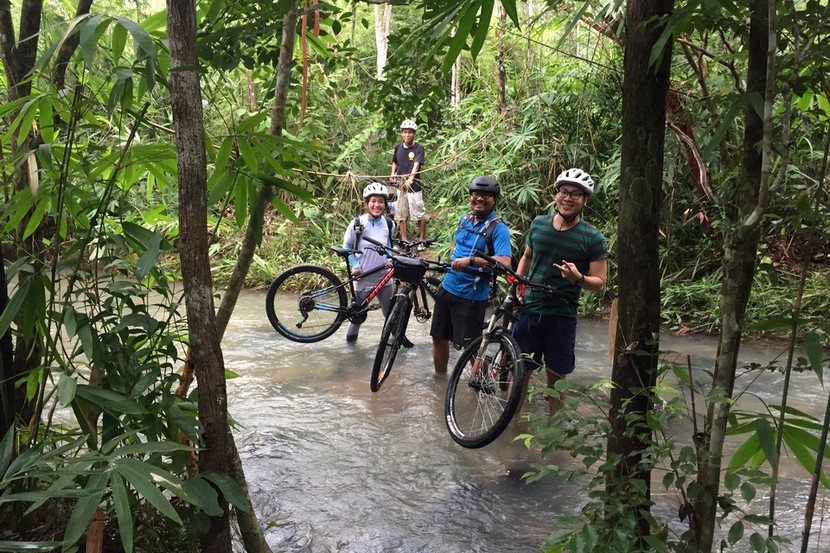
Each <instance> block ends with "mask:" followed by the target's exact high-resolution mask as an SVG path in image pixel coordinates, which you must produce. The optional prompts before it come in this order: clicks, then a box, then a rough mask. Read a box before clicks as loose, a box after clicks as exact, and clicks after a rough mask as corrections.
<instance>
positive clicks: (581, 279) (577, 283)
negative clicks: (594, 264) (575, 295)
mask: <svg viewBox="0 0 830 553" xmlns="http://www.w3.org/2000/svg"><path fill="white" fill-rule="evenodd" d="M574 284H576V285H578V286H579V287H580V288H581V287H582V285H583V284H585V275H580V277H579V280H577V281H576V282H575V283H574Z"/></svg>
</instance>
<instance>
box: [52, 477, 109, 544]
mask: <svg viewBox="0 0 830 553" xmlns="http://www.w3.org/2000/svg"><path fill="white" fill-rule="evenodd" d="M109 476H110V475H109V472H98V473H95V474H93V475H92V476H90V478H89V480H88V481H87V483H86V486H85V487H84V489H85V490H86V491H88V492H89V493H88V495H86V496H84V497H81V498H80V499H78V502H77V503H75V508H74V509H72V514H71V515H70V516H69V522H67V524H66V532H65V533H64V535H63V537H64V541H65V542H66V544H67V545H69V544H74V543H76V542H77V541H78V540H79V539H81V536H83V535H84V532H86V529H87V526H89V521H90V520H92V515H93V514H95V510H96V509H97V508H98V505H99V504H100V503H101V498H102V497H103V495H104V488H105V487H106V485H107V484H108V483H109ZM65 549H66V546H64V550H65Z"/></svg>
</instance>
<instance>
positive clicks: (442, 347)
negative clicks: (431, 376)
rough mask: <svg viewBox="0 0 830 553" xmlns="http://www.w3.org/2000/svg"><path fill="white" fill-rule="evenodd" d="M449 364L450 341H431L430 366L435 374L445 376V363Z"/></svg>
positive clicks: (436, 339)
mask: <svg viewBox="0 0 830 553" xmlns="http://www.w3.org/2000/svg"><path fill="white" fill-rule="evenodd" d="M449 362H450V341H449V340H439V339H438V338H433V339H432V365H433V366H434V367H435V372H436V373H437V374H447V363H449Z"/></svg>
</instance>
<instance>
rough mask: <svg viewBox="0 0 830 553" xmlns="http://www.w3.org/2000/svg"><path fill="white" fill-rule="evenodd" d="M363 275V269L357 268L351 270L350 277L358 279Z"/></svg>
mask: <svg viewBox="0 0 830 553" xmlns="http://www.w3.org/2000/svg"><path fill="white" fill-rule="evenodd" d="M362 274H363V269H361V268H360V267H358V268H357V269H352V276H353V277H355V278H358V277H359V276H360V275H362Z"/></svg>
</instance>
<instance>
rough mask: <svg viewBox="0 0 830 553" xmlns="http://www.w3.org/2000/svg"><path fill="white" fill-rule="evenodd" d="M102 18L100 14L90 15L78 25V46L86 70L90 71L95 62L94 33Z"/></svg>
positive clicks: (95, 46)
mask: <svg viewBox="0 0 830 553" xmlns="http://www.w3.org/2000/svg"><path fill="white" fill-rule="evenodd" d="M102 17H103V16H101V15H100V14H95V15H92V16H90V17H89V19H87V20H86V21H84V22H83V23H82V24H81V25H80V28H81V31H80V33H79V35H80V37H79V41H80V42H79V45H80V48H81V54H82V55H83V58H84V65H86V66H87V69H88V70H91V69H92V62H93V61H94V60H95V51H96V50H97V43H96V40H97V35H96V31H97V30H98V24H99V23H100V22H101V18H102ZM105 25H106V23H105Z"/></svg>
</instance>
